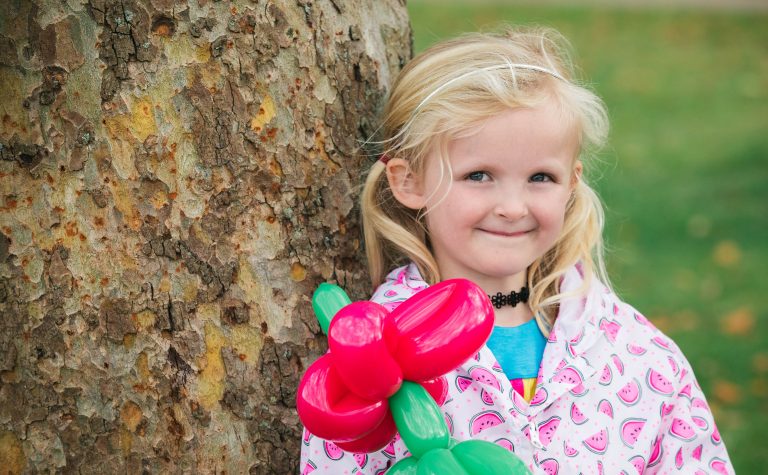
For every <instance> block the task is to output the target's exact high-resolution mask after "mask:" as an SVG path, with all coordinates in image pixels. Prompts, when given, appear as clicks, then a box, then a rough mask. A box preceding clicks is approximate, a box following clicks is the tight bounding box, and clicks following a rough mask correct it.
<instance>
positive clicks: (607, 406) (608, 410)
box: [597, 399, 613, 419]
mask: <svg viewBox="0 0 768 475" xmlns="http://www.w3.org/2000/svg"><path fill="white" fill-rule="evenodd" d="M597 412H602V413H603V414H605V415H606V416H608V417H610V418H611V419H613V406H612V405H611V403H610V402H609V401H608V400H607V399H603V400H602V401H600V402H599V403H598V404H597Z"/></svg>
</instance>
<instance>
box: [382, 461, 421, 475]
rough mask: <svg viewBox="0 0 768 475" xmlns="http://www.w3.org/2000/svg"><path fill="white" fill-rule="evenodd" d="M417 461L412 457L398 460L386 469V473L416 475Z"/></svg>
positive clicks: (388, 474)
mask: <svg viewBox="0 0 768 475" xmlns="http://www.w3.org/2000/svg"><path fill="white" fill-rule="evenodd" d="M418 467H419V462H418V461H417V460H416V459H415V458H414V457H408V458H405V459H402V460H400V461H399V462H397V463H396V464H394V465H392V466H391V467H390V468H389V470H387V475H417V473H416V470H417V469H418Z"/></svg>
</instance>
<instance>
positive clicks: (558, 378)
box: [552, 366, 584, 386]
mask: <svg viewBox="0 0 768 475" xmlns="http://www.w3.org/2000/svg"><path fill="white" fill-rule="evenodd" d="M552 381H554V382H555V383H563V384H569V385H573V386H578V385H580V384H581V383H582V382H583V381H584V377H582V376H581V373H580V372H579V371H578V370H577V369H576V368H574V367H572V366H567V367H565V368H563V369H561V370H560V371H559V372H558V373H557V374H556V375H555V377H554V378H552Z"/></svg>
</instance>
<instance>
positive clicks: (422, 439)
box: [389, 381, 450, 458]
mask: <svg viewBox="0 0 768 475" xmlns="http://www.w3.org/2000/svg"><path fill="white" fill-rule="evenodd" d="M389 408H390V410H391V411H392V417H393V418H394V419H395V425H397V431H398V432H399V433H400V437H402V439H403V442H404V443H405V446H406V447H408V450H409V451H410V452H411V454H413V456H414V457H416V458H420V457H422V456H423V455H424V454H426V453H427V452H429V451H430V450H432V449H445V448H447V447H448V442H449V440H450V434H449V433H448V427H447V426H446V425H445V420H443V413H442V411H440V408H439V407H438V406H437V404H436V403H435V400H434V399H432V396H430V395H429V393H428V392H427V390H426V389H424V388H423V387H422V386H421V385H420V384H417V383H413V382H411V381H403V385H402V386H401V387H400V389H399V390H398V391H397V392H396V393H395V394H393V395H392V396H391V397H390V398H389Z"/></svg>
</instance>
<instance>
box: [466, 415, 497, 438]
mask: <svg viewBox="0 0 768 475" xmlns="http://www.w3.org/2000/svg"><path fill="white" fill-rule="evenodd" d="M503 423H504V418H503V417H502V416H501V414H499V413H498V412H496V411H484V412H481V413H480V414H477V415H476V416H475V417H473V418H472V420H470V421H469V433H470V434H472V435H477V434H479V433H480V432H482V431H484V430H485V429H488V428H489V427H494V426H497V425H499V424H503Z"/></svg>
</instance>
